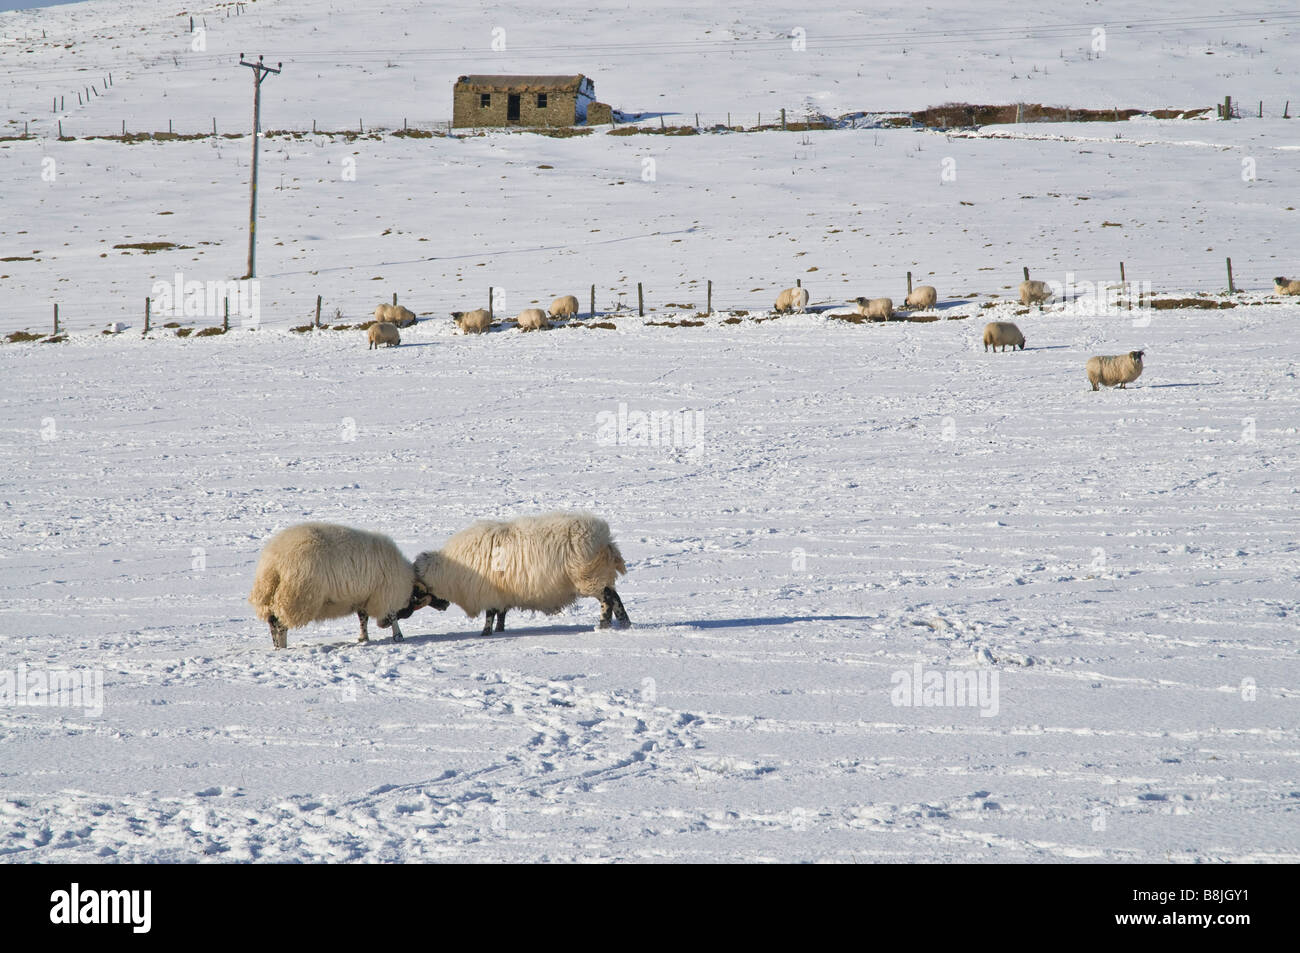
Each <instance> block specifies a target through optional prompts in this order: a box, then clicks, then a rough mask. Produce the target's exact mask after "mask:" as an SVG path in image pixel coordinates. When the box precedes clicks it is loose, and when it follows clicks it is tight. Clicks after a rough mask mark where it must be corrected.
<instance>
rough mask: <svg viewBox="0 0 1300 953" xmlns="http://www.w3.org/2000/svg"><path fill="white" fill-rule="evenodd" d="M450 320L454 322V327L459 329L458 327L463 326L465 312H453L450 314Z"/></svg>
mask: <svg viewBox="0 0 1300 953" xmlns="http://www.w3.org/2000/svg"><path fill="white" fill-rule="evenodd" d="M451 320H452V321H454V322H455V324H456V327H458V328H459V327H463V326H464V321H465V312H464V311H453V312H452V313H451Z"/></svg>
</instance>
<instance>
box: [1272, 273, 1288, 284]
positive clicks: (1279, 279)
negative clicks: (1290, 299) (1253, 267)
mask: <svg viewBox="0 0 1300 953" xmlns="http://www.w3.org/2000/svg"><path fill="white" fill-rule="evenodd" d="M1286 283H1287V280H1286V279H1285V278H1283V277H1282V276H1281V275H1279V276H1278V277H1276V278H1274V279H1273V284H1275V285H1285V284H1286Z"/></svg>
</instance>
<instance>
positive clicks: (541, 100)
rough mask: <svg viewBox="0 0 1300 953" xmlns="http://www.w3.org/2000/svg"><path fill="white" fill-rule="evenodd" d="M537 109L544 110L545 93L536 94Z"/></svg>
mask: <svg viewBox="0 0 1300 953" xmlns="http://www.w3.org/2000/svg"><path fill="white" fill-rule="evenodd" d="M537 108H538V109H545V108H546V94H545V93H538V94H537Z"/></svg>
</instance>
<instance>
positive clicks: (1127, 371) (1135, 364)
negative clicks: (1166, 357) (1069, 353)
mask: <svg viewBox="0 0 1300 953" xmlns="http://www.w3.org/2000/svg"><path fill="white" fill-rule="evenodd" d="M1145 353H1146V351H1129V352H1128V353H1127V354H1115V355H1108V356H1103V355H1100V354H1099V355H1097V356H1095V357H1090V358H1088V363H1087V364H1086V365H1085V369H1086V370H1087V372H1088V383H1089V384H1091V385H1092V389H1093V390H1098V389H1099V388H1098V387H1097V385H1098V384H1105V385H1106V386H1107V387H1115V386H1118V387H1119V388H1120V389H1121V390H1122V389H1125V388H1124V385H1125V384H1131V383H1133V382H1134V381H1135V380H1137V379H1138V378H1139V377H1141V376H1142V355H1143V354H1145Z"/></svg>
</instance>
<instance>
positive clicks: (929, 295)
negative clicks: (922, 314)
mask: <svg viewBox="0 0 1300 953" xmlns="http://www.w3.org/2000/svg"><path fill="white" fill-rule="evenodd" d="M938 300H939V292H937V291H935V290H934V285H921V286H920V287H918V288H913V289H912V293H911V294H909V295H908V296H907V299H906V300H905V301H904V302H903V304H905V305H907V307H909V308H921V309H926V308H933V307H934V306H935V303H936V302H937V301H938Z"/></svg>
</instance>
